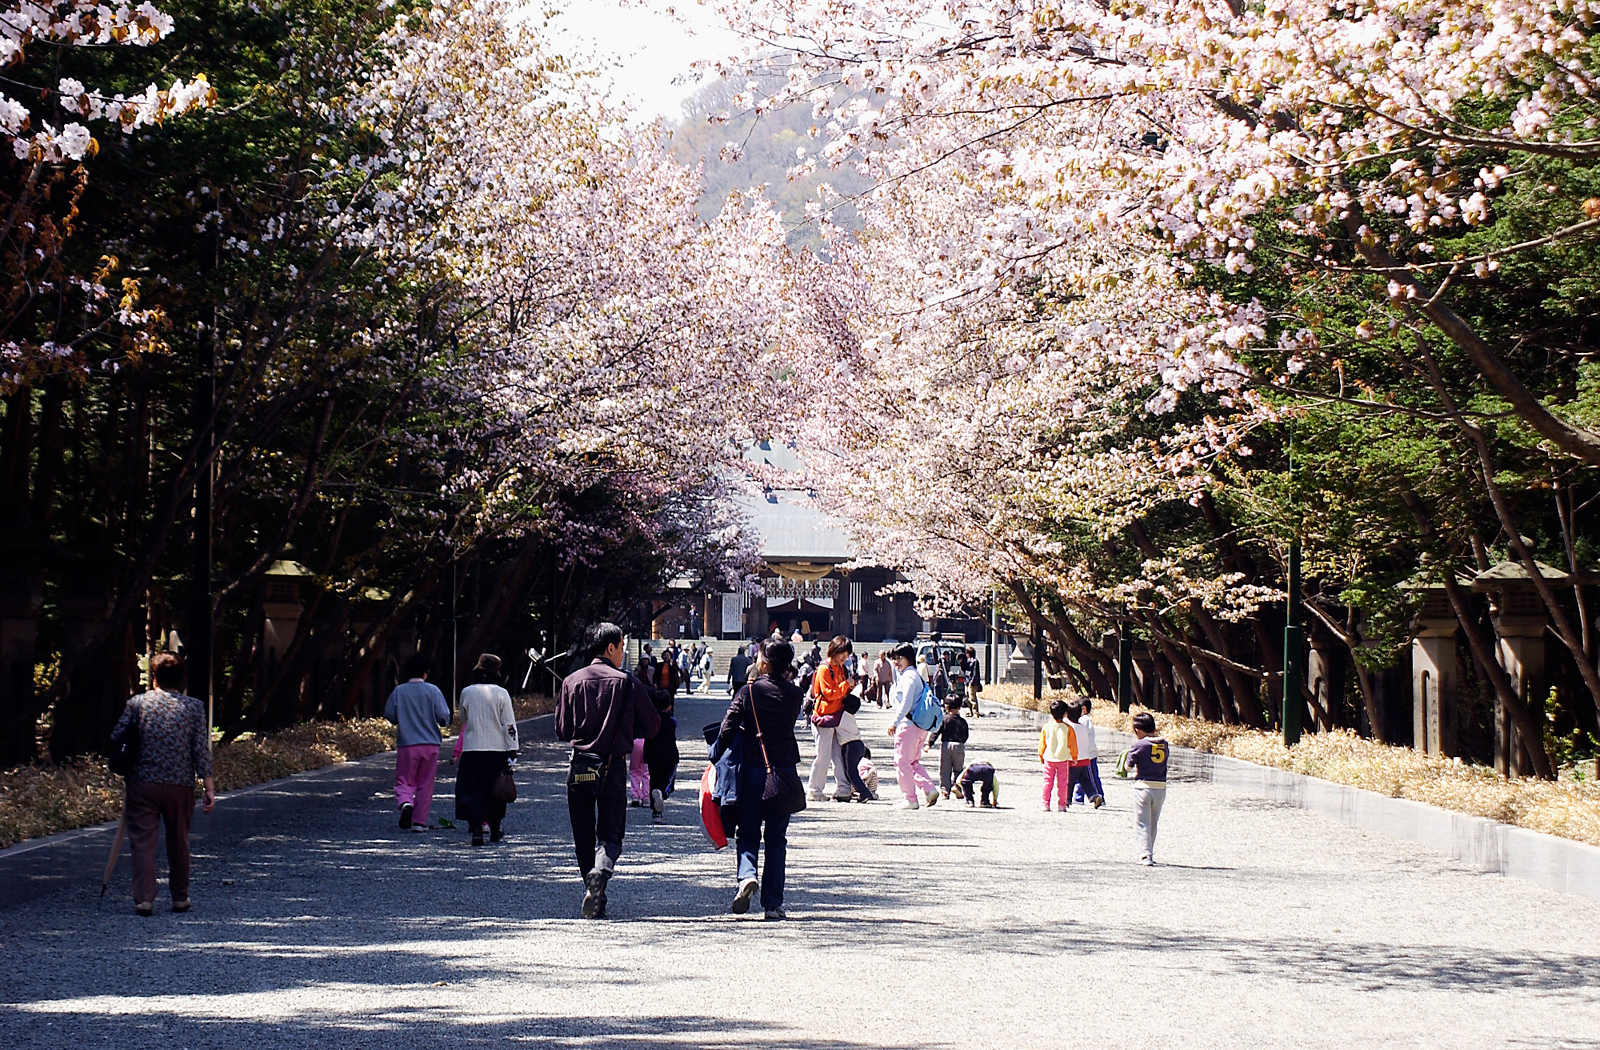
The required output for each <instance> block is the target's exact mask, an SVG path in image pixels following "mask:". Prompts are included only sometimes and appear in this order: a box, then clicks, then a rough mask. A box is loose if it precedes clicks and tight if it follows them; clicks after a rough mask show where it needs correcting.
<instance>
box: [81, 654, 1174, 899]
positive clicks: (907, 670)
mask: <svg viewBox="0 0 1600 1050" xmlns="http://www.w3.org/2000/svg"><path fill="white" fill-rule="evenodd" d="M583 651H584V652H585V653H586V654H588V655H589V656H590V659H589V662H588V663H587V665H585V666H583V667H581V668H579V669H578V670H576V671H574V672H573V673H572V674H570V675H568V676H567V678H566V679H564V680H563V682H562V685H561V690H560V696H559V697H558V699H557V703H556V710H555V718H554V722H555V733H556V736H557V738H558V739H559V740H562V741H564V742H566V743H567V744H568V745H569V746H570V748H571V755H570V759H569V765H568V770H567V783H566V788H567V809H568V816H569V820H570V823H571V827H572V837H573V849H574V853H575V855H576V858H577V862H578V869H579V872H580V874H581V875H582V878H583V884H584V893H583V898H582V902H581V904H580V909H579V910H580V913H581V914H582V915H583V916H584V917H585V918H590V919H598V918H603V917H604V916H605V914H606V904H607V897H606V889H607V885H608V883H609V882H610V880H611V878H612V876H613V875H614V873H615V871H616V866H617V862H618V859H619V858H620V857H621V855H622V842H623V837H624V834H625V832H626V830H627V809H628V804H629V801H630V789H631V784H630V781H632V779H633V777H632V769H631V766H632V765H633V761H634V758H635V756H636V755H637V756H640V758H641V759H642V761H643V763H644V765H645V766H646V767H647V768H648V769H649V778H648V782H649V783H650V784H651V788H650V801H651V804H652V810H653V812H654V813H655V815H656V819H658V820H659V819H660V813H661V805H662V803H663V801H664V792H666V791H669V790H670V783H671V780H672V779H673V775H672V773H673V771H674V770H675V769H676V765H677V762H678V752H677V744H676V722H675V720H674V713H673V695H674V692H675V690H674V691H668V690H667V689H664V688H662V687H661V686H659V685H655V684H654V683H655V682H657V681H660V680H661V678H660V676H659V668H657V667H656V666H655V665H654V664H653V663H651V662H650V661H648V660H646V661H644V662H643V663H641V665H640V666H639V667H638V668H636V669H635V671H632V672H630V671H625V670H623V661H624V637H623V632H622V629H621V628H620V627H618V626H617V625H615V624H611V623H600V624H596V625H594V626H592V627H590V628H589V629H588V631H587V632H586V633H585V637H584V645H583ZM744 655H745V654H743V653H741V656H744ZM853 656H854V653H853V646H852V645H851V643H850V641H849V640H848V639H845V638H842V637H841V638H834V639H833V640H832V641H831V642H830V643H829V645H828V651H827V658H826V662H825V663H822V664H821V665H820V666H819V667H818V668H817V669H816V670H815V671H814V672H813V673H812V675H811V677H810V681H809V682H807V683H806V688H804V689H802V687H801V685H800V683H799V682H798V681H797V680H796V679H797V674H798V671H799V669H798V668H797V667H796V665H795V661H794V648H793V646H792V645H791V644H790V643H789V642H787V641H783V640H775V639H768V640H767V641H765V642H762V643H760V645H759V647H758V648H757V652H756V654H755V656H754V657H753V659H749V658H747V660H748V662H747V663H746V664H745V665H744V666H743V667H742V668H740V671H741V674H740V676H739V680H738V688H737V689H736V690H735V692H734V696H733V698H732V701H731V702H730V704H729V706H728V710H727V712H726V714H725V715H724V716H723V718H722V720H721V722H720V723H716V724H714V725H712V726H707V727H706V736H707V742H708V745H709V747H710V757H711V760H712V762H713V763H717V764H718V768H719V770H722V771H723V772H724V773H725V774H726V775H724V776H719V778H718V783H719V785H720V787H719V794H718V797H717V802H718V803H719V804H720V807H721V817H722V822H723V824H724V826H725V828H726V829H727V830H728V832H729V834H730V836H731V837H732V839H733V840H734V843H735V852H736V854H737V858H738V860H737V869H736V876H737V883H738V887H737V890H736V892H735V895H734V898H733V901H732V903H731V904H730V910H731V911H733V912H735V913H741V914H742V913H744V912H746V911H748V910H749V909H750V906H751V903H752V901H753V900H756V899H757V895H758V894H759V903H760V905H761V909H762V912H763V915H764V916H765V918H767V919H768V920H781V919H783V918H785V917H786V916H787V913H786V911H785V910H784V882H785V874H786V868H787V854H788V826H789V819H790V818H789V814H788V812H786V811H783V810H782V809H780V808H775V806H774V805H773V804H772V797H771V796H772V795H773V791H772V788H771V786H770V785H771V783H772V781H773V779H774V778H778V779H782V778H783V776H784V775H785V772H786V775H787V776H789V777H790V778H793V780H794V781H795V783H796V790H797V791H799V790H801V788H800V787H799V780H798V772H797V767H798V766H799V764H800V745H799V741H798V739H797V737H796V734H795V726H796V724H797V723H798V721H799V720H800V718H801V717H802V716H806V715H808V716H809V717H808V721H809V722H810V725H811V729H812V732H813V734H814V737H815V741H816V744H817V757H816V759H815V760H814V761H813V763H812V766H811V769H810V771H809V772H810V776H809V782H808V784H807V785H806V788H805V789H804V790H806V791H807V793H808V795H809V797H810V798H811V799H812V800H820V799H821V798H824V797H827V796H826V795H824V794H823V792H822V788H823V787H824V786H825V785H826V782H827V772H828V768H829V766H830V765H831V766H832V767H833V770H834V783H835V794H834V796H833V797H834V798H838V799H847V798H856V799H859V800H861V801H870V800H874V799H876V798H877V794H876V772H875V770H873V769H872V768H871V766H870V762H869V761H868V759H869V756H870V752H868V751H867V749H866V747H865V743H864V741H862V739H861V734H860V728H859V726H858V725H857V724H856V722H855V717H854V716H855V714H856V713H857V712H859V710H860V706H861V702H862V699H863V696H862V693H863V689H862V686H863V684H864V683H863V679H866V678H871V679H873V680H877V676H876V671H875V670H874V671H872V672H870V673H863V672H862V671H861V665H860V662H859V661H854V660H853V659H852V658H853ZM884 656H885V658H886V661H887V662H888V664H889V665H890V667H891V668H892V669H893V677H892V679H891V682H890V685H889V688H888V696H887V701H886V705H887V707H888V709H889V710H890V711H891V712H892V713H893V721H892V722H891V724H890V726H889V728H888V734H889V735H890V736H891V737H892V738H893V741H894V752H895V766H896V771H897V774H898V784H899V786H900V791H901V795H902V800H901V801H900V802H899V803H898V804H897V808H901V809H908V810H914V809H918V808H920V807H922V806H932V805H934V804H935V803H936V802H938V801H939V799H940V798H949V797H951V796H952V794H953V795H954V796H955V797H957V798H964V799H965V800H966V801H967V804H968V805H969V806H970V805H975V804H979V803H980V802H981V804H982V805H984V806H994V805H997V804H998V801H999V784H998V782H997V780H996V776H995V769H994V766H993V765H992V764H991V763H989V762H986V761H976V762H971V763H968V762H967V761H966V755H965V749H966V744H967V741H968V733H969V726H968V725H967V722H966V720H965V719H964V718H963V717H962V716H961V713H960V712H961V702H960V700H959V699H958V698H954V697H952V698H948V699H947V700H946V701H945V703H944V704H942V705H941V704H940V703H939V702H938V699H937V698H936V697H935V696H934V695H933V691H932V689H931V688H930V687H929V685H928V684H927V682H926V681H925V680H924V679H923V677H922V675H921V674H919V672H918V670H917V668H916V666H915V661H916V652H915V649H914V647H913V646H912V645H911V644H909V643H908V644H904V645H899V646H896V647H894V648H892V649H890V650H888V651H887V652H886V653H885V654H884ZM738 660H739V657H736V658H735V661H736V662H738ZM663 664H665V661H663ZM429 671H430V667H429V661H428V660H427V658H426V657H425V656H423V655H421V654H416V655H413V656H412V657H411V658H409V659H408V660H407V661H406V663H405V665H404V667H403V669H402V675H403V679H404V680H403V681H402V682H401V683H400V684H399V685H397V686H396V687H395V689H394V691H393V692H392V693H391V694H390V696H389V698H388V701H387V702H386V704H385V715H386V716H387V717H388V718H389V720H390V721H392V722H394V723H395V725H396V727H397V740H396V744H397V748H396V761H395V804H396V807H397V809H398V811H399V823H400V827H401V828H403V829H408V830H411V831H422V830H425V829H427V828H428V827H429V819H430V810H431V806H432V802H433V788H434V780H435V777H436V774H437V767H438V763H439V752H440V747H441V745H442V739H443V738H442V734H441V730H442V728H443V727H445V726H447V725H449V724H450V722H451V719H452V714H451V710H450V705H449V703H448V702H447V701H446V699H445V696H444V694H443V692H442V691H440V690H439V688H438V687H437V686H435V685H433V684H432V683H430V682H429V681H428V675H429ZM151 673H152V678H153V681H154V685H155V688H154V689H152V690H150V691H149V692H146V693H142V694H140V695H138V696H135V697H133V698H132V699H130V700H129V701H128V703H127V706H126V708H125V709H124V711H123V713H122V717H121V718H120V719H119V721H118V723H117V727H116V729H115V730H114V731H113V737H112V739H113V747H114V749H115V748H116V747H117V746H118V745H119V741H120V742H122V743H123V744H126V742H127V741H129V740H130V739H131V740H132V741H133V742H134V749H135V751H136V756H137V757H136V761H134V763H133V765H132V767H131V768H130V770H129V772H128V773H127V774H126V776H127V795H126V801H125V808H124V815H125V820H126V822H127V827H128V831H129V836H130V839H131V845H132V851H133V892H134V903H135V910H136V911H137V912H138V913H139V914H140V915H144V916H149V915H152V914H154V906H155V894H156V867H155V855H156V847H157V835H158V831H159V829H160V828H161V826H162V825H165V828H166V840H167V854H168V859H169V865H170V875H169V887H170V890H171V894H172V901H173V904H172V910H173V911H176V912H182V911H187V910H188V909H189V907H190V903H189V882H190V857H189V844H188V833H189V825H190V821H191V819H192V815H193V810H194V804H195V782H196V781H197V780H199V781H201V782H202V785H203V793H204V809H205V812H207V813H209V812H211V811H212V808H213V806H214V805H215V791H214V786H213V782H212V778H211V758H210V747H209V740H208V731H209V730H208V725H207V720H206V712H205V708H204V706H203V705H202V704H201V703H200V702H199V701H198V700H195V699H194V698H192V697H189V696H187V695H185V694H184V693H183V686H184V678H185V669H184V664H183V660H182V658H181V657H179V656H178V655H177V654H174V653H160V654H157V655H156V656H155V657H154V658H153V659H152V661H151ZM500 674H501V665H500V660H499V658H498V657H496V656H494V655H492V654H487V653H486V654H484V655H483V656H481V657H480V658H479V660H478V662H477V665H476V666H475V667H474V668H473V670H472V673H471V681H470V682H469V684H468V685H467V686H466V687H465V688H464V689H462V691H461V695H460V698H459V699H460V703H459V706H458V714H459V717H460V719H461V732H460V734H459V735H458V736H457V739H456V747H455V753H454V756H453V757H452V759H451V761H452V762H454V763H455V764H456V765H457V772H456V787H455V795H456V819H457V820H459V821H463V822H465V824H466V825H467V828H468V830H469V831H470V833H471V836H472V844H473V845H474V846H481V845H482V844H483V843H484V840H485V837H487V839H488V841H490V842H499V841H502V840H503V838H504V828H503V826H502V822H503V821H504V819H505V814H506V802H507V792H506V791H504V790H502V789H503V788H504V787H505V786H506V784H507V782H511V783H512V787H511V790H510V795H511V797H514V796H515V791H514V781H512V776H511V775H512V773H513V770H514V768H515V763H516V758H517V753H518V739H517V723H516V713H515V709H514V707H513V705H512V702H511V696H510V693H509V692H508V691H507V690H506V689H505V687H504V684H503V682H502V681H501V677H500ZM1087 708H1088V705H1087V702H1084V703H1083V705H1082V707H1081V708H1080V709H1077V710H1074V709H1073V708H1072V707H1071V706H1069V705H1067V704H1065V703H1061V702H1057V703H1056V704H1055V705H1053V706H1052V709H1051V712H1050V713H1051V719H1052V720H1051V722H1050V723H1048V724H1046V726H1045V727H1044V729H1043V731H1042V732H1041V736H1040V747H1039V758H1040V762H1041V763H1042V765H1043V767H1044V771H1045V787H1044V806H1045V809H1046V810H1048V809H1049V806H1050V796H1051V791H1052V789H1054V790H1055V791H1056V792H1057V799H1058V802H1059V806H1060V808H1062V809H1064V808H1066V807H1067V806H1068V805H1070V804H1071V802H1072V792H1073V791H1074V790H1077V791H1078V792H1079V793H1080V801H1087V802H1088V803H1090V804H1092V805H1094V806H1095V807H1096V808H1098V807H1099V805H1100V804H1101V803H1103V801H1104V792H1103V790H1102V789H1101V784H1100V779H1099V765H1098V755H1097V752H1096V750H1095V743H1094V729H1093V722H1092V720H1091V719H1090V718H1089V711H1088V709H1087ZM1134 731H1135V735H1136V737H1137V738H1138V742H1137V743H1136V744H1135V745H1134V747H1133V748H1132V749H1131V750H1130V751H1129V752H1128V753H1127V754H1126V755H1124V756H1123V760H1122V762H1121V763H1119V774H1120V773H1123V772H1126V773H1127V775H1130V776H1131V777H1132V778H1133V779H1134V781H1135V786H1136V791H1135V811H1136V821H1137V828H1138V834H1139V843H1140V851H1141V852H1140V860H1141V861H1142V862H1143V863H1146V864H1153V863H1154V842H1155V836H1156V828H1157V824H1158V822H1159V820H1160V816H1161V809H1162V805H1163V803H1164V801H1165V794H1166V792H1165V789H1166V779H1167V774H1166V768H1167V756H1168V750H1169V749H1168V747H1167V744H1166V741H1164V740H1162V739H1161V738H1160V737H1157V736H1156V735H1155V720H1154V718H1153V716H1151V715H1150V714H1148V713H1141V714H1139V715H1137V716H1135V719H1134ZM652 741H659V742H662V743H659V744H658V745H657V746H656V747H655V748H654V749H652V748H651V747H650V746H649V745H650V744H651V743H652ZM667 742H670V749H669V748H668V747H667V746H666V743H667ZM934 744H937V745H938V746H939V748H940V761H939V781H938V782H937V783H936V782H935V781H934V780H933V778H932V777H931V776H929V774H928V772H927V770H926V769H925V768H924V767H923V765H922V761H921V756H922V754H923V752H924V750H925V749H927V748H928V747H930V746H932V745H934ZM864 771H865V772H871V773H872V774H873V777H872V781H871V782H868V780H867V778H866V777H865V776H864V775H863V773H864ZM841 790H843V791H847V792H848V794H840V793H839V792H840V791H841ZM633 794H634V795H635V796H637V794H638V792H637V790H634V791H633ZM634 801H635V802H636V803H637V802H638V799H637V798H636V797H635V799H634ZM763 849H764V850H765V854H766V858H765V863H764V864H762V863H760V854H761V852H762V850H763Z"/></svg>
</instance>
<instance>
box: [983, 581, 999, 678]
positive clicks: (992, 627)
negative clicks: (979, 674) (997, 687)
mask: <svg viewBox="0 0 1600 1050" xmlns="http://www.w3.org/2000/svg"><path fill="white" fill-rule="evenodd" d="M987 626H988V628H989V630H988V635H989V637H988V639H987V642H988V644H987V645H985V646H984V650H983V670H984V676H983V680H984V682H985V684H993V682H994V665H995V652H994V651H995V649H996V648H998V647H999V645H1000V614H999V613H997V612H996V611H995V608H994V602H993V601H992V600H991V601H990V602H989V623H988V624H987Z"/></svg>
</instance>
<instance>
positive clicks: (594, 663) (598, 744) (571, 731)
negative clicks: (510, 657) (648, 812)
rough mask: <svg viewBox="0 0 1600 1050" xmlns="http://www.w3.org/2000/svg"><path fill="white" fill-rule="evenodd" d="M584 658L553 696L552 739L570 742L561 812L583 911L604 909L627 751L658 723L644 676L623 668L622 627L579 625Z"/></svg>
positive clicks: (622, 820)
mask: <svg viewBox="0 0 1600 1050" xmlns="http://www.w3.org/2000/svg"><path fill="white" fill-rule="evenodd" d="M583 648H584V651H585V652H586V653H587V654H588V655H589V656H590V661H589V664H588V666H586V667H583V668H580V669H579V670H577V671H574V672H573V673H572V674H570V675H568V676H567V677H566V678H565V679H564V680H563V681H562V683H561V695H560V696H559V697H558V698H557V700H556V712H555V731H556V739H557V740H564V741H566V742H567V743H568V744H569V745H570V746H571V747H572V759H571V763H570V765H569V767H568V770H567V815H568V817H569V818H570V819H571V822H572V848H573V852H574V853H575V854H576V855H577V858H578V871H579V872H580V873H581V874H582V875H583V887H584V894H583V904H582V907H581V914H582V915H583V917H584V918H585V919H601V918H604V917H605V914H606V884H607V883H608V882H610V881H611V877H612V875H613V874H614V873H615V872H616V868H617V860H618V858H620V857H621V856H622V838H623V834H624V833H625V832H626V831H627V824H628V766H627V756H628V753H629V752H630V751H631V750H632V749H633V741H634V740H635V738H636V737H637V736H638V735H640V734H642V736H643V737H644V738H648V737H651V736H654V735H655V732H656V730H658V729H659V728H660V727H661V719H660V717H659V716H658V715H657V714H656V709H655V705H654V704H652V703H651V702H650V694H649V692H648V691H647V690H646V689H645V687H644V683H642V682H640V681H639V680H638V678H636V677H634V676H633V675H630V674H628V673H626V672H625V671H623V670H622V669H621V664H622V658H623V647H622V628H620V627H618V626H617V625H616V624H614V623H597V624H594V625H592V626H590V627H589V629H588V630H587V631H586V632H585V633H584V646H583Z"/></svg>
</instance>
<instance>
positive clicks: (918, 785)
mask: <svg viewBox="0 0 1600 1050" xmlns="http://www.w3.org/2000/svg"><path fill="white" fill-rule="evenodd" d="M927 742H928V731H927V730H926V729H918V728H917V727H916V726H905V727H903V728H901V729H898V730H896V731H895V734H894V769H895V773H896V774H897V775H898V778H899V781H900V794H902V795H904V796H905V797H906V801H907V802H919V803H920V802H921V801H922V800H921V799H919V798H918V797H917V791H918V789H921V791H922V793H923V794H927V793H928V792H929V791H937V790H939V789H938V786H937V785H935V784H934V782H933V778H932V777H930V776H929V775H928V771H927V770H926V769H923V768H922V748H923V745H924V744H926V743H927Z"/></svg>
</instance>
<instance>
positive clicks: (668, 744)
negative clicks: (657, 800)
mask: <svg viewBox="0 0 1600 1050" xmlns="http://www.w3.org/2000/svg"><path fill="white" fill-rule="evenodd" d="M644 764H645V767H646V768H647V769H649V770H650V787H651V789H652V790H654V791H659V792H661V794H662V797H671V795H672V782H673V777H674V776H675V775H676V774H677V771H678V722H677V719H675V718H673V717H672V716H671V715H662V716H661V731H660V732H658V733H657V734H656V735H655V736H653V737H651V738H650V739H649V740H646V741H645V742H644Z"/></svg>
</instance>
